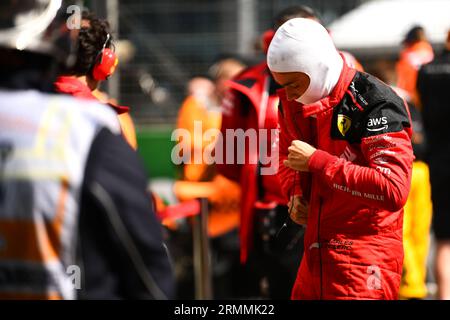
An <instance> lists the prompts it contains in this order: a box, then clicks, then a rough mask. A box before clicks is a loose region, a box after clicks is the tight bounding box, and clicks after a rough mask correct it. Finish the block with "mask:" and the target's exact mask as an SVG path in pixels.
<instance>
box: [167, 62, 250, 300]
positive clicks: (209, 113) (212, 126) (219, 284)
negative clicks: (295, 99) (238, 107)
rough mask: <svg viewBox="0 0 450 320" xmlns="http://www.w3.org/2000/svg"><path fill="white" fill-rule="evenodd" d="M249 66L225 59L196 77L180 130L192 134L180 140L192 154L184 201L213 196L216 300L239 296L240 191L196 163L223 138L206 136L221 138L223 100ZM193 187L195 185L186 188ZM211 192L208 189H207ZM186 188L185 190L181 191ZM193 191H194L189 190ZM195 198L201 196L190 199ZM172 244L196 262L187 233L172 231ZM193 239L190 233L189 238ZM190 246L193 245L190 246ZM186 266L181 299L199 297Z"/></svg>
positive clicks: (182, 110)
mask: <svg viewBox="0 0 450 320" xmlns="http://www.w3.org/2000/svg"><path fill="white" fill-rule="evenodd" d="M243 68H245V65H244V63H243V62H242V61H240V60H239V59H238V58H234V57H222V58H220V59H219V60H218V61H217V62H216V63H214V64H213V65H212V66H211V67H210V68H209V76H195V77H193V78H192V79H191V80H190V81H189V83H188V85H187V97H186V98H185V100H184V101H183V103H182V105H181V108H180V111H179V113H178V119H177V129H184V130H187V132H188V133H189V134H188V135H189V137H190V138H189V139H187V140H186V141H179V143H182V144H184V146H183V150H190V161H189V163H184V164H183V177H182V181H181V182H182V183H183V184H178V187H176V188H175V190H176V195H177V197H178V199H179V200H180V201H183V200H191V199H192V198H197V197H199V196H200V195H199V194H198V193H197V192H196V191H195V190H197V189H202V188H203V189H204V190H205V191H206V193H207V194H204V197H206V198H207V199H208V202H209V205H210V209H209V215H208V227H207V228H208V236H209V238H210V243H211V255H212V271H213V288H214V298H215V299H230V298H233V297H236V295H237V294H238V290H237V289H236V288H235V287H236V283H237V281H236V279H235V275H236V269H238V266H239V247H238V245H237V244H238V239H237V228H238V227H239V211H238V210H237V208H238V207H239V200H240V187H239V185H238V184H237V183H235V182H234V181H230V180H229V179H227V178H225V177H224V176H222V175H220V174H217V171H216V166H215V164H214V163H212V164H209V163H205V162H204V160H205V159H202V161H201V162H200V163H195V158H196V157H195V154H196V153H197V154H198V155H200V158H202V156H203V154H204V152H207V150H206V149H212V148H213V147H214V143H215V141H216V139H217V136H211V135H210V136H207V135H205V133H206V132H212V131H211V130H216V131H215V132H216V133H219V132H220V131H219V129H220V125H221V120H222V115H221V110H220V103H219V102H220V99H221V98H222V96H223V94H224V92H225V91H226V90H227V84H226V83H227V81H228V80H229V79H231V78H232V77H234V76H235V75H236V74H238V73H239V72H241V71H242V69H243ZM183 138H184V137H183ZM186 182H190V183H186ZM202 183H209V184H207V186H208V187H207V188H206V189H205V188H204V186H205V184H202ZM180 186H182V187H183V188H181V187H180ZM186 189H188V190H186ZM189 194H193V195H194V194H195V197H186V195H189ZM171 235H172V237H171V238H172V244H173V245H174V246H175V245H178V248H177V249H175V250H180V248H184V249H181V251H180V255H183V256H184V258H183V259H180V257H177V258H176V261H177V262H178V263H179V264H181V263H183V260H184V261H185V262H186V261H188V260H191V259H192V255H191V253H192V249H191V248H189V245H190V242H187V243H186V241H184V242H185V243H182V240H181V241H180V239H184V238H183V230H182V228H178V230H174V232H171ZM186 235H187V236H188V237H192V235H191V234H190V230H189V231H188V232H187V234H186ZM186 244H188V245H186ZM188 270H189V268H186V264H185V267H184V271H183V272H180V276H179V277H178V279H179V281H178V284H179V288H180V290H179V297H180V298H192V297H193V283H192V274H190V275H189V272H187V271H188Z"/></svg>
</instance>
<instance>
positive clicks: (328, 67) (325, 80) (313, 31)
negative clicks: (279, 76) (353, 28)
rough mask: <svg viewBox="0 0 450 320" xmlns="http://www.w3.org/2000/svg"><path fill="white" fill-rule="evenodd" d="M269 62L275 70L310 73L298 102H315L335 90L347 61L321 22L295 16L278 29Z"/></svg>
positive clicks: (270, 49)
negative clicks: (306, 85)
mask: <svg viewBox="0 0 450 320" xmlns="http://www.w3.org/2000/svg"><path fill="white" fill-rule="evenodd" d="M267 64H268V66H269V69H270V70H271V71H274V72H280V73H282V72H303V73H305V74H307V75H308V76H309V79H310V83H309V87H308V88H307V89H306V91H305V93H304V94H303V95H302V96H301V97H300V98H298V99H296V101H298V102H300V103H303V104H311V103H314V102H316V101H319V100H320V99H322V98H324V97H326V96H328V95H329V94H330V93H331V91H332V90H333V89H334V87H335V86H336V84H337V82H338V80H339V76H340V75H341V71H342V67H343V65H344V62H343V60H342V57H341V56H340V55H339V53H338V51H337V50H336V47H335V46H334V44H333V41H332V40H331V37H330V35H329V34H328V32H327V30H326V29H325V28H324V27H323V26H322V25H321V24H320V23H318V22H316V21H314V20H311V19H304V18H295V19H291V20H288V21H287V22H286V23H284V24H283V25H282V26H281V27H280V28H278V30H277V32H276V33H275V36H274V38H273V40H272V42H271V44H270V46H269V51H268V53H267Z"/></svg>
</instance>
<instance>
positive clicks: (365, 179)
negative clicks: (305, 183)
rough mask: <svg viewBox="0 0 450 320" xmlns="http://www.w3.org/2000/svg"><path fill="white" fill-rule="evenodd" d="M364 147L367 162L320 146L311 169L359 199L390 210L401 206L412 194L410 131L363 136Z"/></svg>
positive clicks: (310, 164) (313, 156)
mask: <svg viewBox="0 0 450 320" xmlns="http://www.w3.org/2000/svg"><path fill="white" fill-rule="evenodd" d="M361 150H362V153H363V155H364V158H365V160H366V161H367V166H361V165H356V164H354V163H352V162H350V161H347V160H345V159H341V158H338V157H336V156H334V155H331V154H329V153H328V152H325V151H322V150H317V151H315V152H314V154H313V155H312V157H311V158H310V160H309V169H310V171H311V172H313V173H314V174H318V175H320V177H321V178H322V179H323V180H324V181H325V182H326V183H327V184H328V185H329V186H330V187H331V188H333V189H336V190H338V191H340V192H342V193H345V194H347V195H348V196H351V197H352V198H354V199H355V200H356V199H358V201H362V202H364V203H365V204H367V205H370V206H374V207H378V208H381V209H385V210H389V211H397V210H400V209H401V208H402V207H403V206H404V205H405V203H406V200H407V198H408V194H409V189H410V184H411V170H412V162H413V159H414V156H413V151H412V146H411V141H410V137H409V135H408V133H407V132H406V131H400V132H391V133H387V134H383V135H377V136H372V137H367V138H363V139H362V141H361Z"/></svg>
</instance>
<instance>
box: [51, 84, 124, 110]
mask: <svg viewBox="0 0 450 320" xmlns="http://www.w3.org/2000/svg"><path fill="white" fill-rule="evenodd" d="M55 89H56V91H57V92H60V93H66V94H70V95H71V96H74V97H77V98H82V99H89V100H96V101H98V99H97V98H96V97H94V95H93V94H92V92H91V89H90V88H89V87H88V86H87V85H86V84H84V83H82V82H81V81H80V80H78V79H77V78H75V77H70V76H61V77H58V79H57V80H56V82H55ZM108 105H109V106H110V107H111V108H113V109H114V111H115V112H116V113H117V114H122V113H126V112H128V111H130V108H129V107H125V106H118V105H115V104H113V103H108Z"/></svg>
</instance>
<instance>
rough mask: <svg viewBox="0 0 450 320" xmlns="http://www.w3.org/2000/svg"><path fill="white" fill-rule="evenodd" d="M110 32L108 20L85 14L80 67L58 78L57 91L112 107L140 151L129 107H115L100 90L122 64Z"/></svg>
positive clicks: (79, 48) (75, 66) (126, 135)
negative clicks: (102, 84) (98, 101)
mask: <svg viewBox="0 0 450 320" xmlns="http://www.w3.org/2000/svg"><path fill="white" fill-rule="evenodd" d="M109 29H110V28H109V23H108V22H107V21H106V20H102V19H98V18H97V17H96V16H95V14H93V13H91V12H88V11H84V12H83V14H82V23H81V29H80V32H79V35H78V52H77V60H76V63H75V65H74V66H73V67H72V68H71V69H69V70H66V71H65V72H64V74H63V75H61V76H59V77H58V79H57V80H56V82H55V89H56V91H58V92H60V93H67V94H70V95H72V96H75V97H78V98H84V99H96V100H100V101H101V102H103V103H106V104H108V105H109V106H110V107H111V108H113V109H114V111H115V112H116V113H117V115H118V119H119V122H120V125H121V128H122V133H123V135H124V138H125V139H126V140H127V142H128V143H129V144H130V145H131V146H132V147H133V148H134V149H136V148H137V143H136V133H135V130H134V124H133V122H132V120H131V117H130V115H129V107H125V106H119V105H117V104H115V103H113V102H112V101H111V100H109V99H108V98H105V97H104V94H103V93H102V92H100V91H99V90H98V88H99V86H100V83H101V82H102V81H106V80H108V78H109V77H111V76H112V75H113V74H114V72H115V70H116V68H117V66H118V64H119V59H118V57H117V55H116V54H115V52H114V47H113V38H112V36H111V33H110V30H109Z"/></svg>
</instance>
